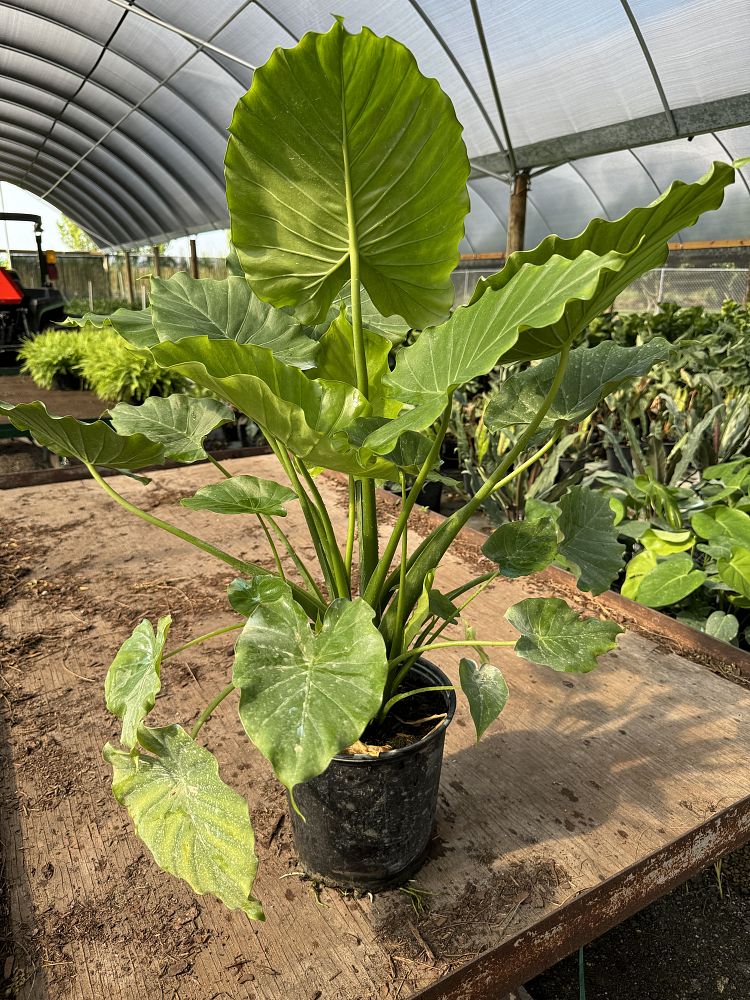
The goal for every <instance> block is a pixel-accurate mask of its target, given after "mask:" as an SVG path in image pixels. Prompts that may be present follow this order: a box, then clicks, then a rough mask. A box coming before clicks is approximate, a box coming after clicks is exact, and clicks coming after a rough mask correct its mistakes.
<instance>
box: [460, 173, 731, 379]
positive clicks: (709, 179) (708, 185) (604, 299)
mask: <svg viewBox="0 0 750 1000" xmlns="http://www.w3.org/2000/svg"><path fill="white" fill-rule="evenodd" d="M736 166H737V165H731V164H729V163H721V162H716V163H714V164H713V165H712V167H711V169H710V170H709V171H708V173H707V174H705V175H704V176H703V177H701V178H700V179H699V180H697V181H696V182H695V183H694V184H685V183H684V182H683V181H675V182H674V184H672V185H671V186H670V188H669V189H668V190H667V191H665V192H664V194H662V195H661V196H660V197H659V198H657V199H656V201H654V202H652V203H651V204H650V205H648V206H646V207H645V208H634V209H632V211H630V212H628V214H627V215H625V216H623V217H622V218H621V219H615V220H614V221H613V222H607V221H605V220H603V219H593V220H592V221H591V222H590V223H589V224H588V226H586V228H585V230H584V231H583V232H582V233H581V234H580V236H574V237H573V238H572V239H561V238H560V237H559V236H547V237H546V238H545V239H544V240H542V242H541V243H540V244H539V246H538V247H536V248H535V249H533V250H523V251H521V252H520V253H514V254H511V256H510V257H509V258H508V260H507V261H506V262H505V266H504V267H503V269H502V270H501V271H498V272H497V274H493V275H491V276H490V277H489V278H480V280H479V282H478V283H477V287H476V289H475V291H474V295H473V297H472V300H471V301H472V303H475V302H478V301H479V300H480V299H481V298H483V297H484V296H485V295H487V294H490V293H491V292H493V291H495V292H497V291H499V290H501V289H502V288H505V287H506V286H509V285H512V284H513V283H514V282H515V281H516V280H517V276H520V274H522V273H523V271H524V270H525V267H524V265H526V264H533V265H536V266H540V265H545V264H547V263H549V264H553V265H554V267H555V268H556V267H557V266H558V264H557V261H558V258H563V259H565V260H574V259H575V258H576V257H578V256H579V255H580V254H581V252H590V253H592V254H594V255H596V256H597V257H599V258H604V257H607V256H608V255H610V254H613V255H615V256H616V257H617V258H619V259H620V260H621V262H622V263H621V266H619V267H616V268H615V267H613V268H605V269H602V270H601V272H600V274H599V277H598V280H597V282H596V287H595V288H593V289H592V290H591V292H590V294H588V295H586V296H571V298H570V299H569V300H568V302H567V303H566V304H565V307H564V309H563V310H562V312H561V314H560V316H559V318H557V319H555V320H553V321H552V322H550V323H548V324H547V325H546V326H541V325H537V324H530V326H529V329H527V330H524V332H523V333H522V334H521V336H520V337H519V339H518V342H517V343H516V344H515V345H514V346H513V347H512V348H511V349H510V350H508V351H507V352H506V353H505V354H504V356H503V361H504V362H511V361H533V360H534V359H536V358H546V357H548V356H549V355H551V354H557V353H558V351H559V350H560V348H561V347H562V345H563V344H566V343H570V341H571V340H572V339H573V338H574V337H575V336H576V334H577V333H579V332H580V331H581V330H583V329H584V328H585V327H586V326H588V324H589V323H590V322H591V320H592V319H594V318H595V317H596V316H599V315H600V314H601V313H603V312H604V310H605V309H606V308H607V307H608V306H609V305H611V303H612V302H614V300H615V299H616V298H617V296H618V295H619V294H620V292H621V291H623V289H625V288H627V286H628V285H629V284H631V282H633V281H635V279H636V278H637V277H638V276H639V275H641V274H643V273H645V272H646V271H649V270H651V269H652V268H655V267H661V266H662V264H663V263H664V262H665V261H666V259H667V256H668V254H669V247H668V241H669V239H670V238H671V237H672V236H673V235H674V234H675V233H676V232H677V231H678V230H680V229H687V228H689V227H690V226H692V225H693V224H694V223H695V222H697V220H698V219H699V218H700V216H701V215H702V214H703V213H704V212H712V211H714V210H715V209H717V208H719V207H720V206H721V203H722V201H723V200H724V188H725V187H726V186H727V185H729V184H733V183H734V180H735V169H736ZM540 294H544V293H540Z"/></svg>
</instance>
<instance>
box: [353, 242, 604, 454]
mask: <svg viewBox="0 0 750 1000" xmlns="http://www.w3.org/2000/svg"><path fill="white" fill-rule="evenodd" d="M622 266H623V260H622V258H621V257H620V256H618V255H617V254H608V255H606V256H604V257H598V256H597V255H596V254H593V253H588V252H585V251H584V252H582V253H581V254H580V256H578V257H576V258H575V259H573V260H566V259H564V258H562V257H555V258H553V259H552V260H550V261H548V262H546V263H545V264H544V265H543V266H540V267H536V266H534V265H533V264H528V265H527V266H526V267H524V268H523V270H522V271H520V272H519V274H518V276H517V278H516V280H515V281H513V282H511V283H510V284H508V285H506V286H504V287H502V288H499V289H498V290H497V291H495V290H494V289H493V290H491V291H489V292H488V293H487V294H486V295H483V296H482V298H481V299H480V300H479V301H478V302H476V303H475V304H474V305H470V306H461V307H460V308H458V309H456V311H455V312H454V313H453V315H452V316H451V318H450V319H449V320H448V321H447V322H446V323H443V325H442V326H438V327H436V328H435V329H430V330H424V331H423V332H422V333H421V334H420V335H419V337H418V338H417V340H416V342H415V343H414V344H412V345H411V346H410V347H406V348H404V349H403V350H402V351H400V352H399V353H398V355H397V357H396V365H395V368H394V370H393V371H392V372H391V374H390V375H387V376H386V377H385V379H384V382H385V383H386V384H387V385H388V386H389V391H390V392H391V394H392V395H393V396H394V397H395V398H396V399H400V400H402V401H403V402H404V403H410V404H411V405H413V406H416V407H419V408H421V407H424V408H425V413H429V412H432V411H430V410H429V409H428V408H429V407H430V405H432V407H433V410H434V407H435V406H439V407H440V408H439V409H438V411H437V412H438V413H439V412H440V409H442V407H444V406H445V404H446V401H447V397H448V395H449V394H450V393H451V392H452V391H453V390H454V389H455V388H456V387H457V386H459V385H463V384H464V383H465V382H468V381H470V380H471V379H473V378H477V377H478V376H480V375H486V374H487V373H488V372H489V371H491V370H492V369H493V368H494V367H495V365H496V364H497V361H498V358H500V357H501V356H504V355H505V354H506V353H507V352H508V350H510V348H511V347H512V346H513V344H515V342H516V341H517V339H518V337H519V335H520V333H521V332H522V331H523V330H526V329H528V328H530V327H537V326H538V327H542V328H544V327H547V326H548V325H549V324H551V323H553V322H554V321H556V320H558V319H559V318H560V317H561V316H563V315H564V313H565V310H566V308H567V306H568V303H569V302H570V301H571V300H574V301H577V300H578V299H579V298H583V299H586V298H589V297H590V296H591V295H594V294H595V293H596V289H597V288H598V285H599V282H600V281H601V274H602V273H603V272H605V271H608V270H610V269H614V270H617V269H618V268H621V267H622ZM501 273H502V272H501ZM397 419H398V420H399V421H401V422H403V421H404V420H405V419H406V414H404V415H403V416H400V417H398V418H397ZM431 419H433V420H434V419H435V417H434V416H433V417H432V418H431ZM424 426H427V425H426V424H422V427H424ZM412 429H413V430H421V427H414V426H413V425H412ZM370 445H371V443H370Z"/></svg>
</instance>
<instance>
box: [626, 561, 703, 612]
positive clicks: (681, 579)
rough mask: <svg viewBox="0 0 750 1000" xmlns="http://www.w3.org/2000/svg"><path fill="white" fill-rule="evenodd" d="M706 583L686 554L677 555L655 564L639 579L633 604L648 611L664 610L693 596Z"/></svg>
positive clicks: (700, 572) (701, 572) (700, 571)
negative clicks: (640, 605) (649, 609)
mask: <svg viewBox="0 0 750 1000" xmlns="http://www.w3.org/2000/svg"><path fill="white" fill-rule="evenodd" d="M705 580H706V574H705V573H704V572H703V570H699V569H696V568H695V566H694V565H693V557H692V556H691V555H690V553H689V552H678V553H676V554H675V555H672V556H667V558H666V559H664V560H662V561H661V562H659V563H657V564H656V566H654V568H653V569H651V570H649V571H648V573H646V574H645V575H644V576H643V578H642V579H641V582H640V586H639V587H638V591H637V595H636V600H637V601H638V603H639V604H644V605H645V606H646V607H647V608H665V607H667V605H669V604H677V602H678V601H681V600H682V599H683V598H685V597H687V596H688V594H692V593H693V591H694V590H697V589H698V587H700V586H701V585H702V584H703V583H704V581H705Z"/></svg>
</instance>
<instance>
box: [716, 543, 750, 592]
mask: <svg viewBox="0 0 750 1000" xmlns="http://www.w3.org/2000/svg"><path fill="white" fill-rule="evenodd" d="M718 568H719V577H720V578H721V579H722V580H723V581H724V583H726V584H728V585H729V586H730V587H731V588H732V590H735V591H736V592H737V593H738V594H740V595H741V596H742V597H747V598H750V549H746V548H742V547H739V548H736V549H734V551H733V552H732V555H731V556H730V558H729V559H719V562H718Z"/></svg>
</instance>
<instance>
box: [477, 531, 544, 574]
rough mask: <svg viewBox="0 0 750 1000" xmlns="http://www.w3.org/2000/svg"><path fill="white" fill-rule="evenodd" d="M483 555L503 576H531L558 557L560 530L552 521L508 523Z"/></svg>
mask: <svg viewBox="0 0 750 1000" xmlns="http://www.w3.org/2000/svg"><path fill="white" fill-rule="evenodd" d="M482 552H483V553H484V554H485V555H486V556H487V558H488V559H491V560H492V561H493V562H494V563H497V565H498V566H499V567H500V572H501V573H502V575H503V576H509V577H511V578H514V577H518V576H528V575H529V574H530V573H538V572H539V571H540V570H543V569H546V568H547V566H549V564H550V563H551V562H552V560H553V559H554V558H555V556H556V555H557V528H556V527H555V522H554V521H553V520H552V518H548V517H544V518H539V519H538V520H533V521H508V522H507V523H506V524H501V525H500V527H499V528H496V529H495V531H493V532H492V534H491V535H490V537H489V538H488V539H487V541H486V542H485V543H484V545H483V546H482Z"/></svg>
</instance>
